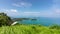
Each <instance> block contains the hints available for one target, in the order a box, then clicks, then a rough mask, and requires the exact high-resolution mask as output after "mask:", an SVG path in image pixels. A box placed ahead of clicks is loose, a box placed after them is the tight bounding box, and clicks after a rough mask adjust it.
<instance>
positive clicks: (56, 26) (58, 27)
mask: <svg viewBox="0 0 60 34" xmlns="http://www.w3.org/2000/svg"><path fill="white" fill-rule="evenodd" d="M49 28H50V29H60V26H59V25H52V26H50V27H49Z"/></svg>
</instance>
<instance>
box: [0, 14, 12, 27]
mask: <svg viewBox="0 0 60 34" xmlns="http://www.w3.org/2000/svg"><path fill="white" fill-rule="evenodd" d="M11 23H12V20H11V18H10V17H9V16H7V15H6V14H5V13H0V26H2V25H10V24H11Z"/></svg>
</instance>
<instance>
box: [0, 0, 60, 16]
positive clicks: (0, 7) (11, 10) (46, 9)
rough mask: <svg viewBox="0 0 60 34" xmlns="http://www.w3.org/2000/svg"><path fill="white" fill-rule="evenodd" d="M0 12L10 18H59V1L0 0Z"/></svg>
mask: <svg viewBox="0 0 60 34" xmlns="http://www.w3.org/2000/svg"><path fill="white" fill-rule="evenodd" d="M0 12H5V13H7V14H8V16H11V17H31V16H32V17H60V0H0Z"/></svg>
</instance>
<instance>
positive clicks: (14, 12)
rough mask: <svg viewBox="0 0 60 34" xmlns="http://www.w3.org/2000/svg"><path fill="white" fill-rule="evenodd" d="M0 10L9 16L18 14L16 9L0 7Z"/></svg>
mask: <svg viewBox="0 0 60 34" xmlns="http://www.w3.org/2000/svg"><path fill="white" fill-rule="evenodd" d="M0 12H4V13H6V14H7V15H8V16H11V17H14V16H18V15H19V12H18V11H17V10H16V9H1V10H0Z"/></svg>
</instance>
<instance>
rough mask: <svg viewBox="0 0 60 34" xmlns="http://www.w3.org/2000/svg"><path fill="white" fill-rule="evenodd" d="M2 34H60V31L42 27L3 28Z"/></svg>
mask: <svg viewBox="0 0 60 34" xmlns="http://www.w3.org/2000/svg"><path fill="white" fill-rule="evenodd" d="M0 34H60V29H56V27H55V29H54V28H53V29H52V28H51V27H47V26H41V25H15V26H2V27H0Z"/></svg>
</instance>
